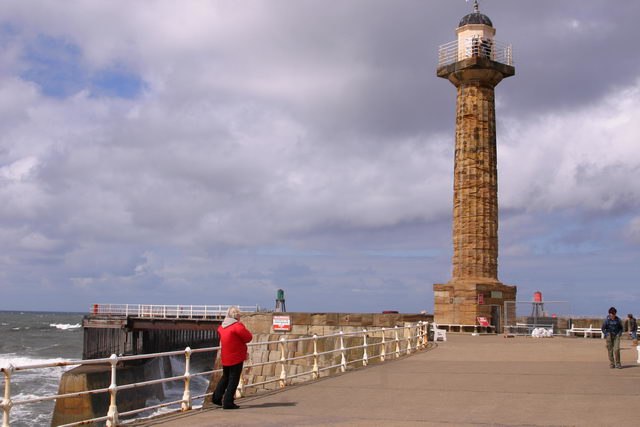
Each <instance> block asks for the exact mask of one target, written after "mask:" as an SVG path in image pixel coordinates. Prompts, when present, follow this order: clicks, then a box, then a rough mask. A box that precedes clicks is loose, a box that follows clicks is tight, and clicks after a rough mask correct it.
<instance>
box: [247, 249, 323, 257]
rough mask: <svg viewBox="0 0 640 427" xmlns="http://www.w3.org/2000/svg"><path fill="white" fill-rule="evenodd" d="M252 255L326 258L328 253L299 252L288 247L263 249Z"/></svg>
mask: <svg viewBox="0 0 640 427" xmlns="http://www.w3.org/2000/svg"><path fill="white" fill-rule="evenodd" d="M251 253H252V254H254V255H258V256H286V257H303V258H306V257H324V256H328V254H327V253H326V252H322V251H316V250H297V249H291V248H286V247H263V248H258V249H255V250H251Z"/></svg>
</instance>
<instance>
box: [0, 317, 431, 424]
mask: <svg viewBox="0 0 640 427" xmlns="http://www.w3.org/2000/svg"><path fill="white" fill-rule="evenodd" d="M401 332H402V334H401ZM427 333H428V322H422V321H420V322H417V323H415V324H412V325H410V326H402V327H398V326H396V327H394V328H379V329H371V330H367V329H363V330H362V331H356V332H343V331H340V332H338V333H336V334H332V335H323V336H318V335H313V336H310V337H298V338H292V339H288V338H287V336H286V335H284V336H282V337H281V338H280V339H279V340H278V341H268V342H252V343H249V344H248V346H249V347H251V348H254V347H260V346H263V347H264V346H266V347H265V348H269V345H272V344H278V347H279V351H280V358H278V359H277V360H273V361H268V362H258V363H251V361H249V363H247V364H246V365H245V366H244V370H245V372H249V371H250V370H251V369H252V368H255V367H260V366H265V365H269V364H274V365H276V367H278V365H280V366H279V373H278V374H276V375H275V376H273V378H272V379H267V380H265V381H260V382H254V383H248V384H245V383H244V380H243V379H241V382H240V384H239V386H238V391H237V393H238V394H239V395H240V396H244V395H246V389H247V388H249V387H252V388H257V387H259V386H264V385H266V384H269V383H275V382H277V383H278V384H279V386H280V387H286V386H287V385H290V384H292V383H293V382H294V381H293V380H295V379H297V378H300V377H304V376H309V377H310V378H311V379H318V378H319V377H320V373H321V372H328V371H330V370H331V369H337V370H340V371H342V372H344V371H346V370H347V367H348V366H349V365H354V364H357V363H362V366H367V364H368V363H369V362H370V361H371V360H373V359H379V360H380V361H381V362H384V361H385V358H386V356H387V354H389V353H388V352H387V347H388V346H392V347H393V349H394V350H393V351H392V352H391V353H390V354H393V355H394V356H395V357H396V358H397V357H400V356H401V354H406V355H409V354H411V353H412V352H414V351H417V350H421V349H424V348H425V347H426V346H427ZM345 337H353V338H355V339H358V338H361V339H362V341H361V343H360V342H358V343H354V344H353V345H351V346H348V347H345ZM376 337H377V338H379V339H380V342H375V340H374V338H376ZM319 340H326V343H325V346H324V347H325V351H323V352H320V353H319V352H318V351H317V349H318V346H317V344H318V341H319ZM304 341H313V351H312V352H309V353H305V354H303V355H297V356H295V355H293V356H289V355H288V353H289V352H290V351H289V349H288V347H289V346H288V344H291V343H297V342H304ZM332 344H337V345H335V346H334V347H333V348H332V349H331V348H330V346H331V345H332ZM219 349H220V346H217V347H208V348H199V349H193V350H192V349H191V348H189V347H187V348H185V349H184V350H178V351H168V352H163V353H153V354H142V355H135V356H117V355H115V354H113V355H111V357H109V358H102V359H90V360H65V361H60V362H55V363H40V364H30V365H20V366H13V365H9V366H6V367H0V372H2V373H3V374H4V386H5V387H4V398H3V399H2V401H0V410H1V411H2V414H3V417H2V427H10V413H11V409H12V408H13V407H14V406H19V405H26V404H30V403H36V402H44V401H50V400H54V399H63V398H68V397H79V396H83V395H92V394H98V393H108V394H109V397H110V404H109V409H108V412H107V414H106V415H105V416H101V417H97V418H92V419H88V420H82V421H78V422H74V423H69V424H65V426H76V425H82V424H89V423H92V422H99V421H106V425H107V426H108V427H113V426H118V425H125V424H127V421H125V420H121V417H126V416H131V415H135V414H139V413H142V412H145V411H151V410H155V409H159V408H162V407H167V406H172V405H178V404H179V405H180V409H175V410H174V411H172V412H178V411H189V410H192V409H193V406H192V402H193V400H194V399H201V398H203V399H204V398H206V397H208V396H210V395H211V394H210V393H205V394H203V395H199V396H191V390H190V388H191V381H190V379H191V378H193V377H195V376H204V375H211V374H213V373H216V372H221V371H222V369H216V370H210V371H205V372H197V373H192V372H190V358H191V356H192V355H193V353H203V352H211V351H217V350H219ZM359 349H362V350H363V352H362V354H363V356H362V357H361V358H356V359H353V360H349V356H350V355H351V354H352V353H354V352H353V351H352V350H359ZM376 349H377V350H376ZM333 353H339V356H340V359H341V362H340V363H338V364H330V365H328V366H322V367H321V366H320V363H321V361H322V358H321V357H320V356H323V355H328V354H333ZM250 354H252V353H251V352H250ZM177 355H183V356H184V358H185V372H184V374H182V375H178V376H174V377H170V378H160V379H155V380H148V381H142V382H138V383H130V384H122V385H118V384H117V382H116V378H117V375H116V374H117V369H118V365H119V363H121V362H124V361H131V360H142V359H151V358H155V357H163V356H177ZM303 358H313V363H312V368H311V370H310V371H306V372H294V371H292V366H299V365H294V364H292V363H291V362H295V361H297V360H300V359H303ZM106 363H108V364H109V365H110V367H111V384H110V385H109V387H108V388H100V389H95V390H85V391H79V392H74V393H66V394H60V395H51V396H43V397H36V398H30V399H19V400H12V398H11V377H12V375H14V374H15V373H17V372H21V371H27V370H33V369H42V368H52V367H65V366H79V365H97V364H106ZM329 374H331V372H329ZM241 378H244V375H243V376H241ZM180 380H182V381H183V382H184V393H183V396H182V399H180V400H176V401H171V402H163V403H160V404H157V405H153V406H149V407H145V408H140V409H135V410H132V411H128V412H119V411H118V407H117V401H116V396H117V393H118V392H119V391H121V390H126V389H131V388H136V387H142V386H145V385H151V384H160V383H165V382H171V381H180ZM165 414H166V412H165Z"/></svg>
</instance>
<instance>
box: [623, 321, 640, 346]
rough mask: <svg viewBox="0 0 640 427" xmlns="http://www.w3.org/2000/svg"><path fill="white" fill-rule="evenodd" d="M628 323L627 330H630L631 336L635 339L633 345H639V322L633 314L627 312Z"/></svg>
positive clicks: (626, 322)
mask: <svg viewBox="0 0 640 427" xmlns="http://www.w3.org/2000/svg"><path fill="white" fill-rule="evenodd" d="M624 323H625V324H626V325H625V326H626V328H625V329H626V330H627V332H629V336H630V337H631V339H632V340H633V344H632V345H638V322H637V321H636V319H635V318H634V317H633V314H631V313H629V314H627V320H625V322H624Z"/></svg>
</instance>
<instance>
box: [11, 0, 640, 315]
mask: <svg viewBox="0 0 640 427" xmlns="http://www.w3.org/2000/svg"><path fill="white" fill-rule="evenodd" d="M471 10H472V3H471V2H465V1H463V0H446V1H445V0H394V1H387V0H345V1H339V2H338V1H335V2H327V1H319V0H264V1H262V0H220V1H180V2H177V1H158V0H149V1H144V2H143V1H139V2H131V1H124V0H92V1H73V0H70V1H64V2H60V1H35V0H33V1H24V0H3V1H2V2H0V310H51V311H87V310H89V308H90V306H91V305H92V304H94V303H118V304H125V303H129V304H136V303H140V304H197V305H202V304H240V305H256V304H257V305H260V306H261V307H265V308H268V309H272V308H273V307H274V306H275V297H276V291H277V289H284V291H285V297H286V308H287V309H288V310H289V311H312V312H324V311H329V312H380V311H382V310H398V311H401V312H419V311H422V310H426V311H427V312H429V313H431V312H432V311H433V287H432V286H433V284H434V283H446V282H447V281H448V280H450V278H451V270H452V268H451V256H452V237H451V226H452V197H453V148H454V126H455V96H456V91H455V88H454V86H453V85H451V84H450V83H449V82H448V81H446V80H444V79H440V78H438V77H436V68H437V53H438V47H439V45H441V44H444V43H447V42H449V41H453V40H454V39H455V37H456V36H455V28H456V27H457V25H458V22H459V20H460V18H462V17H463V16H464V15H466V14H467V13H469V12H471ZM480 10H481V12H483V13H485V14H486V15H487V16H489V17H490V18H491V20H492V21H493V24H494V27H495V28H496V30H497V32H496V40H498V41H499V42H502V43H506V44H512V45H513V55H514V65H515V69H516V75H515V76H514V77H511V78H509V79H506V80H504V81H503V82H502V83H500V85H499V86H498V87H497V88H496V115H497V132H498V134H497V140H498V174H499V205H500V217H499V227H500V228H499V241H500V254H499V259H498V262H499V279H500V280H501V281H502V282H503V283H505V284H509V285H516V286H517V287H518V300H519V301H523V302H524V303H526V302H528V301H531V300H532V298H533V293H534V292H535V291H541V292H542V293H543V298H544V299H545V300H547V301H565V302H563V303H548V309H549V310H552V311H554V312H558V313H559V314H573V315H602V316H604V314H606V311H607V309H608V307H609V306H611V305H615V306H616V307H617V308H618V312H619V313H624V314H626V313H627V312H632V313H640V262H639V260H640V209H639V208H640V115H639V114H638V111H639V109H640V55H638V49H637V34H636V33H637V25H638V22H639V21H640V2H638V1H636V0H616V2H615V5H614V4H613V3H612V2H611V1H610V0H593V1H588V2H585V1H582V0H565V1H561V2H560V1H557V0H537V1H519V0H518V1H516V0H483V1H480ZM524 306H525V307H526V304H525V305H524Z"/></svg>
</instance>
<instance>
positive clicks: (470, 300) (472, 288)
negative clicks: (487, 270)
mask: <svg viewBox="0 0 640 427" xmlns="http://www.w3.org/2000/svg"><path fill="white" fill-rule="evenodd" d="M516 291H517V287H516V286H509V285H504V284H502V283H500V282H497V281H496V282H490V281H487V282H482V281H472V280H468V281H467V280H465V281H457V282H449V283H446V284H435V285H433V293H434V310H433V318H434V321H435V322H436V323H441V324H453V325H477V324H478V317H485V318H486V319H487V320H488V321H489V324H490V325H493V326H494V327H495V328H496V332H502V329H503V327H504V321H505V319H504V318H503V316H506V317H507V318H508V319H514V318H515V314H516V313H515V309H516V308H515V304H510V305H508V307H507V308H506V309H507V310H508V311H509V312H507V313H504V310H505V305H504V303H505V301H515V300H516Z"/></svg>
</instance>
